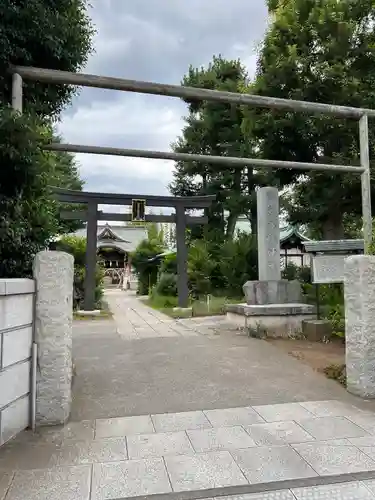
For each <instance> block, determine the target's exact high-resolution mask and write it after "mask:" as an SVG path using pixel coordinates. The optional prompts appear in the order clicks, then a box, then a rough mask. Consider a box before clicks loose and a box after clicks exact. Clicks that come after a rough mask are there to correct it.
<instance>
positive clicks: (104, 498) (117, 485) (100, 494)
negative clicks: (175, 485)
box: [91, 458, 172, 500]
mask: <svg viewBox="0 0 375 500" xmlns="http://www.w3.org/2000/svg"><path fill="white" fill-rule="evenodd" d="M171 491H172V488H171V485H170V482H169V479H168V475H167V471H166V469H165V465H164V462H163V460H162V459H161V458H156V459H148V460H129V461H127V462H114V463H107V464H95V465H94V467H93V478H92V492H91V500H111V499H120V498H124V497H133V496H142V495H154V494H158V493H169V492H171Z"/></svg>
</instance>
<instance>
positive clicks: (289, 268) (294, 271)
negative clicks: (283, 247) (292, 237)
mask: <svg viewBox="0 0 375 500" xmlns="http://www.w3.org/2000/svg"><path fill="white" fill-rule="evenodd" d="M281 274H282V278H283V279H284V280H289V281H292V280H296V279H298V267H297V266H296V265H295V264H293V262H288V264H287V265H286V267H285V269H283V272H282V273H281Z"/></svg>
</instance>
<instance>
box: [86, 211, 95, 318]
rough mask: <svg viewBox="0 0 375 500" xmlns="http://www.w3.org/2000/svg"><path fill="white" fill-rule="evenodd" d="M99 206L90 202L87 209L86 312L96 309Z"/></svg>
mask: <svg viewBox="0 0 375 500" xmlns="http://www.w3.org/2000/svg"><path fill="white" fill-rule="evenodd" d="M97 223H98V205H97V203H95V202H89V203H88V207H87V227H86V231H87V236H86V273H85V286H84V288H85V290H84V293H85V296H84V300H83V303H84V310H85V311H93V310H94V309H95V272H96V244H97Z"/></svg>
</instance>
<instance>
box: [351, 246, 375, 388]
mask: <svg viewBox="0 0 375 500" xmlns="http://www.w3.org/2000/svg"><path fill="white" fill-rule="evenodd" d="M344 286H345V340H346V380H347V389H348V391H349V392H351V393H353V394H355V395H357V396H360V397H362V398H375V256H372V255H352V256H350V257H348V258H347V259H345V278H344Z"/></svg>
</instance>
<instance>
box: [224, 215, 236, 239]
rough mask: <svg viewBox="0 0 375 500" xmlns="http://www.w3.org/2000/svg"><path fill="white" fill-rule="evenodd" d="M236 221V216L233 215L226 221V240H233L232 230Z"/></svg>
mask: <svg viewBox="0 0 375 500" xmlns="http://www.w3.org/2000/svg"><path fill="white" fill-rule="evenodd" d="M237 219H238V215H237V214H235V213H230V214H229V216H228V220H227V230H226V237H227V239H228V240H229V239H233V236H234V230H235V229H236V222H237Z"/></svg>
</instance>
